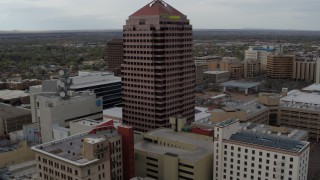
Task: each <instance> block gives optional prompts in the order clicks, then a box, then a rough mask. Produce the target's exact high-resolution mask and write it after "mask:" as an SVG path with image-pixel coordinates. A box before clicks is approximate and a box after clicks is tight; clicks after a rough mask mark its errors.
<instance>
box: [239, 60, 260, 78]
mask: <svg viewBox="0 0 320 180" xmlns="http://www.w3.org/2000/svg"><path fill="white" fill-rule="evenodd" d="M242 66H243V77H244V78H253V77H256V76H258V75H259V74H261V62H260V61H258V60H245V61H243V62H242Z"/></svg>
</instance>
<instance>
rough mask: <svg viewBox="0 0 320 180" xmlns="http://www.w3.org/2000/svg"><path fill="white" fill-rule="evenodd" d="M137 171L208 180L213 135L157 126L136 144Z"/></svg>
mask: <svg viewBox="0 0 320 180" xmlns="http://www.w3.org/2000/svg"><path fill="white" fill-rule="evenodd" d="M135 159H136V160H135V167H136V175H137V176H141V177H150V178H153V179H159V180H171V179H194V180H197V179H201V180H211V179H212V170H213V162H212V161H213V139H212V137H207V136H203V135H196V134H191V133H184V132H175V131H174V130H173V129H157V130H153V131H150V132H148V133H146V134H144V135H143V140H142V141H141V142H138V143H136V144H135Z"/></svg>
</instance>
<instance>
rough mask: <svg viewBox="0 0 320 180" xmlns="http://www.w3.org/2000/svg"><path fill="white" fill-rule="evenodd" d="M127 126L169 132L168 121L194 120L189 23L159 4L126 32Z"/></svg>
mask: <svg viewBox="0 0 320 180" xmlns="http://www.w3.org/2000/svg"><path fill="white" fill-rule="evenodd" d="M123 43H124V63H123V64H122V69H121V71H122V77H123V78H122V91H123V104H124V107H123V122H124V123H125V124H127V125H131V126H133V127H134V128H135V130H136V131H141V132H146V131H149V130H152V129H156V128H159V127H169V126H170V125H169V117H172V116H178V115H180V116H182V117H186V118H187V121H188V122H192V121H193V120H194V106H195V103H194V96H195V94H194V89H195V66H194V61H193V57H192V26H191V25H190V23H189V20H188V19H187V17H186V16H185V15H184V14H182V13H181V12H179V11H178V10H176V9H175V8H173V7H172V6H170V5H169V4H167V3H165V2H163V1H162V0H155V1H153V2H151V3H150V4H147V5H146V6H144V7H143V8H141V9H140V10H138V11H137V12H135V13H134V14H132V15H131V16H130V17H129V19H128V20H127V22H126V25H125V26H124V28H123Z"/></svg>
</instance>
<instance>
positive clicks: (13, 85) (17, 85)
mask: <svg viewBox="0 0 320 180" xmlns="http://www.w3.org/2000/svg"><path fill="white" fill-rule="evenodd" d="M40 84H41V80H38V79H30V80H29V79H25V80H21V81H10V80H9V81H7V83H6V87H7V89H10V90H27V89H28V88H29V87H30V86H35V85H40Z"/></svg>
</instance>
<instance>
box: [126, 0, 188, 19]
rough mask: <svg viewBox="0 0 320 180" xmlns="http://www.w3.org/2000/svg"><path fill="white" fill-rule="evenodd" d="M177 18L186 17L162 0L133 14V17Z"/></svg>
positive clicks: (155, 1) (153, 2)
mask: <svg viewBox="0 0 320 180" xmlns="http://www.w3.org/2000/svg"><path fill="white" fill-rule="evenodd" d="M159 15H160V16H166V17H170V16H176V17H181V16H183V17H185V15H184V14H182V13H181V12H180V11H178V10H176V9H175V8H174V7H172V6H170V5H169V4H167V3H165V2H164V1H162V0H154V1H152V2H151V3H149V4H147V5H146V6H144V7H142V8H141V9H139V10H138V11H137V12H135V13H133V14H132V15H131V17H135V16H159Z"/></svg>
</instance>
